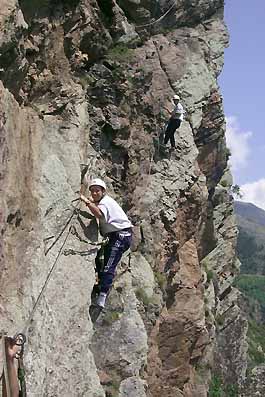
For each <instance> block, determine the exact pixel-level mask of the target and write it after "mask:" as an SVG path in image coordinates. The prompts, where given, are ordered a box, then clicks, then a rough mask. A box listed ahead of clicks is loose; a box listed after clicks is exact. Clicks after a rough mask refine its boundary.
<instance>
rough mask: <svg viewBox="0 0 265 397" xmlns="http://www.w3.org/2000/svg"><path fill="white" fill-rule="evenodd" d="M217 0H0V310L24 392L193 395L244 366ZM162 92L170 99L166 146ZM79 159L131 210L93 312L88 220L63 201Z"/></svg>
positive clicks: (231, 378) (73, 189)
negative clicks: (129, 229) (103, 305)
mask: <svg viewBox="0 0 265 397" xmlns="http://www.w3.org/2000/svg"><path fill="white" fill-rule="evenodd" d="M223 7H224V4H223V0H178V1H176V2H175V3H174V2H170V1H166V0H158V1H155V0H150V1H142V0H139V1H135V0H98V1H96V0H65V1H61V0H53V1H51V0H39V1H36V0H31V1H27V0H20V1H16V0H10V1H5V0H0V10H1V12H0V27H1V33H0V78H1V82H0V90H1V98H0V140H1V147H0V178H1V218H0V226H1V234H2V240H1V246H0V250H1V259H0V260H1V262H0V267H1V279H0V283H1V289H0V291H1V292H0V294H1V295H0V297H1V301H0V304H1V306H0V318H1V328H2V329H3V330H4V331H5V332H7V333H8V334H10V335H13V334H15V333H16V332H18V331H21V330H23V329H24V327H26V328H27V330H26V331H27V336H28V342H27V346H26V351H25V364H26V370H27V388H28V395H29V396H34V397H35V396H45V397H48V396H53V397H54V396H62V395H63V396H69V397H72V396H87V397H90V396H94V397H96V396H98V397H99V396H113V397H114V396H120V397H125V396H126V397H144V396H153V397H156V396H160V395H163V397H170V396H174V397H180V396H185V397H206V396H207V393H208V391H209V390H210V391H209V393H213V390H214V388H215V387H216V384H217V383H218V382H217V380H218V381H219V383H220V384H221V387H222V390H223V392H224V393H226V394H224V395H228V390H232V391H233V390H236V388H237V387H238V386H239V385H240V384H241V383H242V380H243V379H244V376H245V370H246V345H245V335H246V330H247V325H246V321H245V320H244V317H243V316H242V314H241V312H240V310H239V307H238V304H237V302H238V292H237V290H235V289H234V288H233V287H232V282H233V280H234V278H235V276H236V275H237V273H238V271H239V262H238V260H237V258H236V256H235V242H236V236H237V230H236V226H235V220H234V215H233V200H232V198H231V196H230V193H229V190H230V187H231V184H232V180H231V176H230V173H229V170H228V168H227V158H228V152H227V149H226V144H225V137H224V131H225V125H224V114H223V108H222V98H221V96H220V93H219V88H218V84H217V77H218V75H219V73H220V72H221V69H222V65H223V51H224V48H225V46H226V45H227V44H228V35H227V31H226V28H225V25H224V22H223ZM174 93H178V94H179V95H180V96H181V101H182V103H183V105H184V107H185V109H186V111H187V114H186V119H185V121H184V122H183V123H182V125H181V128H180V130H179V132H178V133H177V134H176V143H177V150H176V151H174V152H172V153H170V152H169V151H167V150H166V151H164V150H162V148H161V147H160V143H159V142H160V135H161V131H162V130H163V126H164V123H165V111H164V107H165V106H168V105H169V103H170V99H171V97H172V95H173V94H174ZM84 174H86V177H92V176H94V177H95V176H99V177H103V178H104V179H105V180H106V182H107V184H108V188H109V191H110V192H111V194H112V195H113V197H115V198H116V199H117V200H118V201H119V202H120V203H121V205H122V206H123V207H124V208H125V210H126V211H127V213H128V214H129V216H130V217H131V219H132V221H133V223H134V225H135V227H134V245H133V248H132V252H131V254H130V255H129V256H128V255H127V256H125V257H124V258H123V261H122V263H121V265H120V267H119V271H118V275H117V277H116V281H115V285H114V287H113V289H112V291H111V294H110V297H109V301H108V306H107V311H106V313H105V314H104V315H102V316H101V317H100V318H99V320H98V322H97V323H96V325H95V326H94V327H93V326H92V323H91V321H90V317H89V315H88V308H89V304H90V294H91V290H92V287H93V284H94V266H93V260H94V257H95V251H96V248H97V247H96V246H95V244H96V242H97V241H98V238H99V237H98V233H97V225H96V223H95V221H94V220H93V219H91V217H89V216H88V215H87V214H86V212H85V211H84V209H85V208H83V207H80V206H78V209H79V210H78V211H74V210H73V205H77V204H76V202H74V203H72V200H74V199H75V198H77V197H78V195H77V192H78V191H79V189H80V182H81V175H84ZM55 265H56V267H55V268H54V271H53V273H52V275H51V277H50V279H49V282H48V284H47V288H46V289H45V291H44V293H43V295H42V298H41V299H40V300H39V301H38V305H37V306H36V305H35V304H36V299H37V297H38V296H39V293H40V291H41V289H42V287H43V285H44V284H45V281H46V277H47V275H48V274H49V271H50V269H51V268H52V267H53V266H55ZM33 308H35V309H34V312H32V310H33ZM210 395H211V394H210Z"/></svg>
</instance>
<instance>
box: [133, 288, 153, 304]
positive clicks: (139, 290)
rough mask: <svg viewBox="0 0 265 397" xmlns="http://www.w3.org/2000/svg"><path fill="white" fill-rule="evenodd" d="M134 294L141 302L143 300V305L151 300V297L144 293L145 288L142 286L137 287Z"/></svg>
mask: <svg viewBox="0 0 265 397" xmlns="http://www.w3.org/2000/svg"><path fill="white" fill-rule="evenodd" d="M135 295H136V297H137V299H138V300H139V301H141V302H143V304H144V305H145V306H148V305H149V304H150V302H151V298H149V296H148V295H147V294H146V292H145V290H144V289H143V288H140V287H139V288H137V290H136V291H135Z"/></svg>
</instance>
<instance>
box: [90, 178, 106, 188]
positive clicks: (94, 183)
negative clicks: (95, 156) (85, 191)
mask: <svg viewBox="0 0 265 397" xmlns="http://www.w3.org/2000/svg"><path fill="white" fill-rule="evenodd" d="M92 186H100V187H102V188H103V189H104V190H106V189H107V186H106V183H105V182H104V181H102V179H99V178H95V179H92V181H91V182H90V183H89V190H90V188H91V187H92Z"/></svg>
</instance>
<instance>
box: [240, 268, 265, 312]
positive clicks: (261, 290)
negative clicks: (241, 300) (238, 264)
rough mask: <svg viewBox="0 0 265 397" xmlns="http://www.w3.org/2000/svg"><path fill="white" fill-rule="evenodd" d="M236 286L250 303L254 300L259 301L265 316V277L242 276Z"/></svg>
mask: <svg viewBox="0 0 265 397" xmlns="http://www.w3.org/2000/svg"><path fill="white" fill-rule="evenodd" d="M235 286H236V287H237V288H238V289H239V290H240V291H242V292H243V293H244V295H245V296H246V297H247V298H248V299H249V301H250V303H251V302H253V300H255V301H257V302H258V303H259V304H260V307H261V310H262V312H263V313H264V314H265V276H259V275H252V274H242V275H240V276H239V277H238V278H237V279H236V280H235Z"/></svg>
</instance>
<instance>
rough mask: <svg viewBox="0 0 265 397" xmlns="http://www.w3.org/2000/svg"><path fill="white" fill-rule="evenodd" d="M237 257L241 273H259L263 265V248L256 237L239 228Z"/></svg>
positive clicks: (264, 253)
mask: <svg viewBox="0 0 265 397" xmlns="http://www.w3.org/2000/svg"><path fill="white" fill-rule="evenodd" d="M236 251H237V256H238V258H239V260H240V262H241V263H242V266H241V272H242V273H247V274H249V273H251V274H254V273H259V272H261V271H263V268H264V263H265V246H264V245H263V244H259V243H258V242H257V239H256V236H255V235H254V234H251V232H248V231H247V230H246V229H244V228H242V227H240V226H239V235H238V239H237V248H236Z"/></svg>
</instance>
